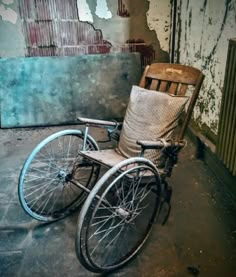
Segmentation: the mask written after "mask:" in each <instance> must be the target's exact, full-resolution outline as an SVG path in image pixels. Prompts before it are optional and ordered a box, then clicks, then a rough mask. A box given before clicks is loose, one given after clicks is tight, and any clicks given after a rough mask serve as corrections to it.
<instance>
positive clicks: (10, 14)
mask: <svg viewBox="0 0 236 277" xmlns="http://www.w3.org/2000/svg"><path fill="white" fill-rule="evenodd" d="M5 2H6V1H5ZM8 2H9V1H8ZM13 2H14V1H13ZM3 3H4V2H3ZM5 4H6V3H5ZM0 16H1V17H2V20H3V21H8V22H10V23H12V24H16V21H17V13H16V12H15V11H14V10H13V9H12V8H8V7H5V6H4V5H0Z"/></svg>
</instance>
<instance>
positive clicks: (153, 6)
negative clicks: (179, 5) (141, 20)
mask: <svg viewBox="0 0 236 277" xmlns="http://www.w3.org/2000/svg"><path fill="white" fill-rule="evenodd" d="M148 2H149V10H148V12H147V22H148V27H149V28H150V30H154V31H155V32H156V36H157V38H158V40H159V41H160V46H161V48H162V50H164V51H167V52H169V39H170V25H171V17H170V14H171V0H168V1H163V0H148Z"/></svg>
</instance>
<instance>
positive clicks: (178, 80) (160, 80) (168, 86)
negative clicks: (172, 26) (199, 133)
mask: <svg viewBox="0 0 236 277" xmlns="http://www.w3.org/2000/svg"><path fill="white" fill-rule="evenodd" d="M203 79H204V75H203V73H202V72H201V71H200V70H198V69H196V68H194V67H191V66H186V65H180V64H169V63H154V64H151V65H148V66H146V68H145V70H144V73H143V75H142V78H141V80H140V83H139V86H140V87H143V88H148V89H150V90H158V91H162V92H167V93H171V94H174V95H179V96H184V95H185V94H186V92H187V91H188V87H189V86H193V87H194V89H193V90H191V95H190V103H189V105H188V109H187V111H186V114H185V116H184V119H183V124H182V127H181V130H180V133H179V136H178V139H183V137H184V134H185V131H186V129H187V126H188V123H189V120H190V117H191V114H192V111H193V108H194V105H195V103H196V100H197V97H198V94H199V91H200V88H201V85H202V82H203Z"/></svg>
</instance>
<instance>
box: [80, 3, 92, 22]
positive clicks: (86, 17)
mask: <svg viewBox="0 0 236 277" xmlns="http://www.w3.org/2000/svg"><path fill="white" fill-rule="evenodd" d="M77 8H78V14H79V19H80V21H85V22H91V23H93V15H92V13H91V10H90V8H89V5H88V3H87V1H86V0H77Z"/></svg>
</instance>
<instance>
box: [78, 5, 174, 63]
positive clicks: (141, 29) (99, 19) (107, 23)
mask: <svg viewBox="0 0 236 277" xmlns="http://www.w3.org/2000/svg"><path fill="white" fill-rule="evenodd" d="M84 2H85V1H84V0H77V4H78V10H80V8H81V7H82V6H84V5H85V3H84ZM105 2H106V8H105V9H103V13H101V14H98V13H97V12H96V11H97V7H98V3H100V1H99V0H97V1H94V0H86V8H87V6H89V10H90V12H89V17H88V16H85V18H84V19H85V20H86V19H88V18H92V22H93V26H94V27H95V28H97V29H99V30H101V31H102V34H103V37H104V39H105V40H107V41H109V42H110V43H111V45H112V47H111V50H110V51H111V52H129V51H131V52H134V51H138V52H140V53H141V56H143V64H144V65H145V64H147V63H150V62H153V61H162V62H163V61H168V60H169V53H168V50H169V37H170V14H171V7H170V1H166V0H159V1H158V2H156V0H106V1H105ZM101 4H102V2H101ZM101 4H99V5H101ZM107 11H108V12H109V18H108V16H107ZM79 15H80V11H79ZM110 15H111V17H110ZM164 17H165V19H166V22H167V23H166V22H164V21H163V18H164ZM80 20H83V18H80ZM151 52H153V53H151ZM145 55H146V58H145ZM145 60H146V61H145Z"/></svg>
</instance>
